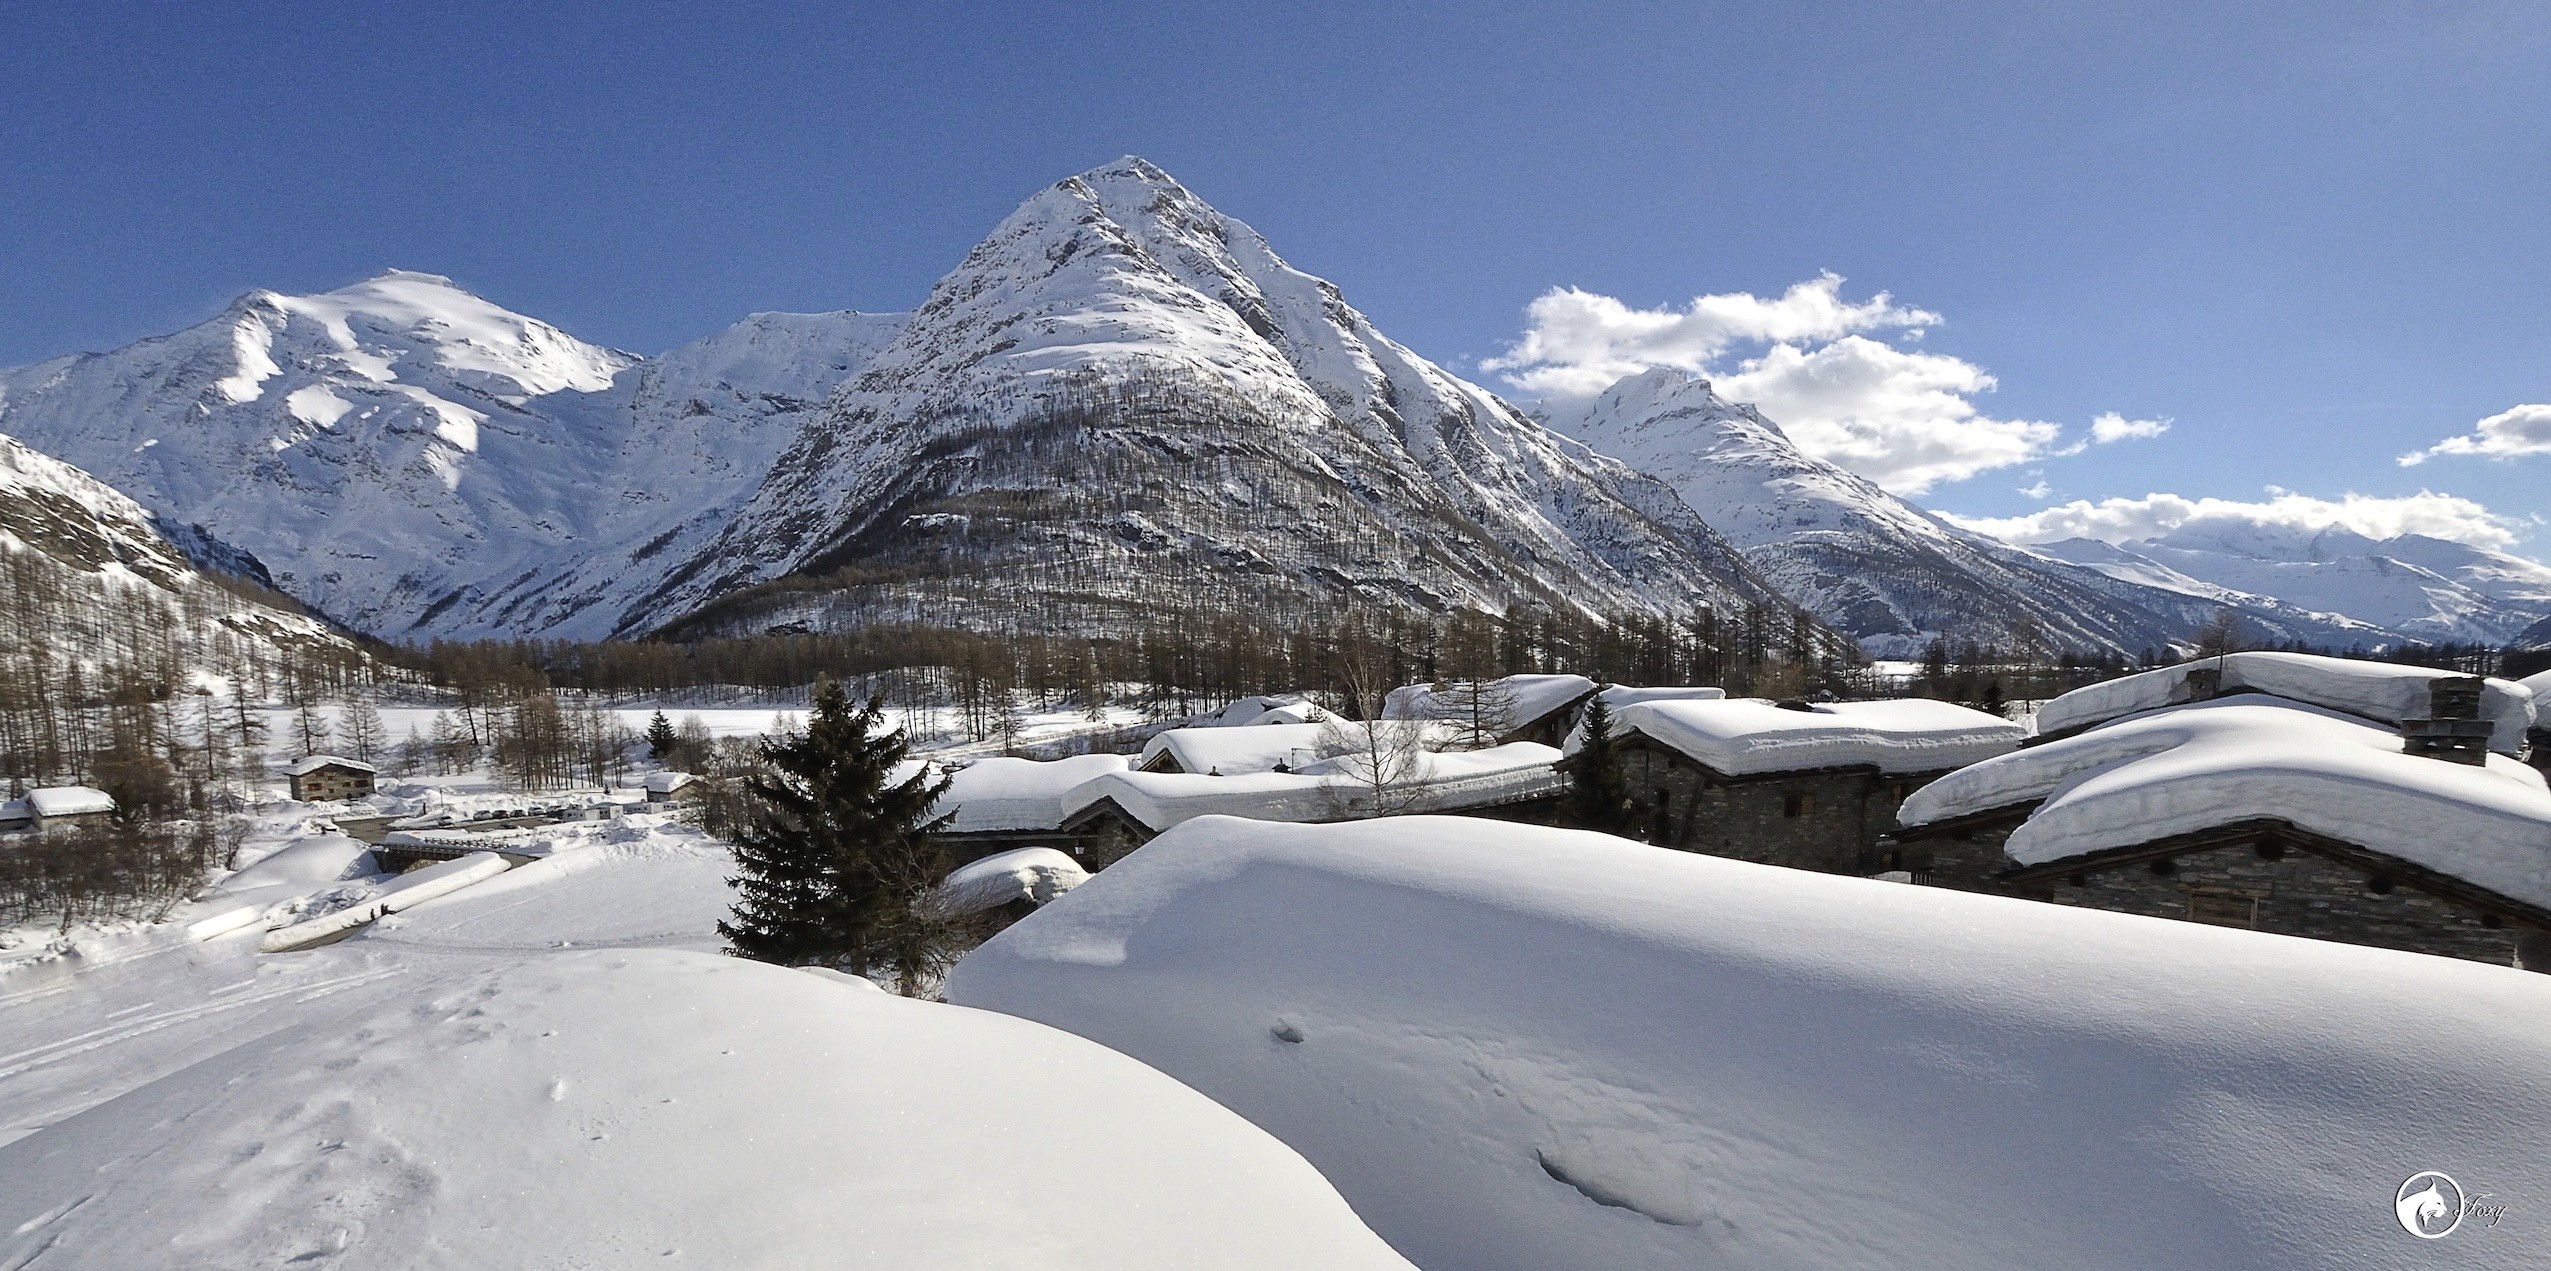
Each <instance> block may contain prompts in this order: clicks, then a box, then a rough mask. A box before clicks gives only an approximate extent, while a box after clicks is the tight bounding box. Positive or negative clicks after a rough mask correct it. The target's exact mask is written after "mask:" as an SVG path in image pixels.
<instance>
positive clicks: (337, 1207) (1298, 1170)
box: [0, 949, 1408, 1271]
mask: <svg viewBox="0 0 2551 1271" xmlns="http://www.w3.org/2000/svg"><path fill="white" fill-rule="evenodd" d="M304 956H307V955H304ZM0 1233H6V1234H0V1259H6V1260H7V1262H8V1265H11V1266H20V1265H27V1264H30V1263H33V1264H36V1265H46V1266H61V1267H101V1268H108V1267H111V1268H119V1269H120V1268H131V1267H154V1266H188V1267H208V1268H209V1267H243V1268H244V1267H275V1266H285V1265H291V1264H294V1263H297V1262H302V1261H314V1262H315V1261H321V1260H325V1261H328V1262H331V1263H336V1264H340V1265H347V1266H378V1267H388V1266H400V1267H484V1266H524V1267H531V1266H541V1267H565V1266H637V1265H672V1264H690V1265H700V1266H722V1267H780V1266H829V1265H843V1264H845V1263H847V1264H856V1265H874V1266H892V1267H961V1266H1015V1265H1021V1264H1022V1263H1025V1264H1030V1265H1035V1266H1040V1267H1058V1268H1077V1267H1087V1268H1093V1269H1096V1268H1108V1269H1110V1271H1113V1269H1115V1268H1163V1269H1167V1268H1187V1267H1194V1266H1197V1265H1200V1264H1206V1263H1209V1264H1211V1265H1215V1266H1230V1267H1309V1266H1317V1267H1341V1268H1344V1267H1371V1268H1406V1267H1407V1266H1408V1264H1407V1263H1406V1262H1405V1261H1403V1260H1402V1259H1400V1258H1399V1257H1398V1256H1396V1255H1395V1254H1393V1253H1392V1252H1391V1250H1390V1249H1389V1248H1388V1247H1387V1246H1385V1245H1384V1244H1383V1243H1382V1242H1381V1241H1380V1240H1379V1239H1377V1238H1375V1237H1374V1235H1373V1233H1372V1232H1371V1231H1369V1230H1367V1229H1366V1228H1365V1227H1364V1225H1363V1224H1362V1223H1361V1222H1359V1221H1357V1219H1356V1217H1355V1215H1354V1213H1352V1212H1351V1211H1350V1210H1348V1208H1347V1207H1346V1205H1345V1204H1344V1203H1343V1202H1342V1201H1340V1200H1339V1198H1338V1196H1337V1193H1336V1192H1335V1191H1334V1190H1332V1189H1331V1188H1330V1187H1329V1186H1328V1184H1327V1183H1325V1182H1324V1181H1322V1179H1321V1178H1320V1176H1319V1175H1318V1174H1317V1173H1316V1172H1314V1171H1313V1170H1312V1169H1311V1167H1310V1166H1308V1165H1306V1164H1304V1163H1303V1161H1302V1158H1301V1157H1299V1156H1297V1155H1295V1154H1294V1153H1293V1152H1291V1151H1288V1150H1286V1149H1285V1148H1284V1147H1283V1145H1281V1144H1279V1143H1276V1142H1275V1141H1273V1140H1272V1139H1270V1138H1268V1137H1267V1136H1266V1135H1265V1134H1264V1133H1263V1132H1261V1131H1259V1130H1258V1129H1256V1128H1255V1127H1253V1126H1251V1125H1249V1124H1248V1123H1247V1122H1245V1121H1243V1120H1241V1119H1240V1118H1239V1117H1237V1116H1234V1115H1232V1114H1231V1113H1230V1112H1227V1111H1225V1110H1223V1109H1222V1108H1219V1107H1216V1106H1215V1105H1214V1104H1213V1103H1212V1102H1211V1101H1209V1100H1207V1099H1205V1098H1204V1097H1203V1096H1201V1095H1198V1094H1196V1093H1195V1092H1194V1091H1191V1090H1188V1089H1186V1088H1184V1087H1182V1086H1180V1085H1179V1084H1178V1083H1176V1082H1174V1081H1171V1080H1170V1079H1168V1078H1166V1077H1163V1076H1161V1075H1160V1074H1159V1073H1156V1072H1153V1071H1152V1070H1150V1069H1148V1068H1145V1067H1143V1066H1142V1065H1140V1064H1138V1063H1135V1062H1133V1061H1131V1060H1128V1059H1126V1058H1124V1057H1123V1056H1121V1055H1117V1054H1114V1053H1112V1052H1109V1051H1107V1050H1105V1049H1102V1048H1100V1047H1098V1046H1094V1045H1091V1044H1090V1043H1088V1042H1085V1041H1082V1040H1081V1039H1079V1038H1076V1037H1071V1036H1068V1035H1066V1034H1064V1033H1061V1032H1058V1031H1055V1030H1053V1029H1049V1028H1045V1027H1042V1026H1039V1025H1035V1024H1031V1023H1028V1022H1026V1021H1023V1020H1017V1019H1012V1018H1007V1017H1004V1016H999V1015H993V1014H989V1013H986V1012H981V1011H970V1010H965V1009H963V1008H960V1007H952V1006H944V1005H940V1004H937V1003H930V1002H914V1001H907V1000H904V999H900V998H896V997H892V996H890V995H887V994H883V993H878V992H875V991H874V990H872V989H869V988H867V987H866V986H859V987H856V988H853V987H847V986H844V985H842V984H839V983H837V982H831V981H828V980H826V979H824V978H821V977H818V976H814V975H808V974H804V973H802V972H798V971H792V970H784V969H781V968H778V967H772V966H764V965H760V964H757V963H752V962H744V961H739V960H737V959H733V958H721V957H714V956H710V955H705V954H698V953H686V952H676V951H670V950H638V949H631V950H618V951H612V952H594V953H569V954H549V955H536V956H533V957H529V958H526V959H524V960H523V961H521V962H520V963H519V964H517V965H515V966H511V967H506V968H503V969H499V970H493V971H489V972H486V973H483V974H481V975H477V976H474V977H470V978H468V979H466V980H462V981H460V982H452V983H439V984H434V983H429V984H421V985H418V986H416V987H414V988H411V989H409V990H407V991H406V992H404V993H402V994H400V995H398V996H397V997H395V998H393V999H392V1000H390V1001H388V1002H385V1003H382V1004H381V1005H379V1006H378V1007H376V1008H374V1009H372V1010H369V1011H367V1012H363V1013H361V1014H359V1015H357V1016H355V1017H354V1018H350V1019H345V1020H341V1021H332V1022H329V1023H314V1024H309V1025H305V1026H302V1027H297V1028H290V1029H286V1030H285V1031H283V1032H280V1033H276V1034H274V1035H272V1036H268V1037H265V1038H262V1039H259V1040H254V1041H249V1042H248V1043H247V1044H245V1045H243V1046H240V1047H238V1048H237V1049H234V1050H231V1051H229V1052H228V1053H225V1054H221V1055H217V1056H215V1057H213V1058H211V1059H209V1060H206V1061H204V1062H202V1063H199V1064H197V1065H195V1066H194V1067H191V1068H187V1069H184V1070H182V1071H180V1072H177V1073H175V1074H173V1075H171V1076H168V1077H165V1078H162V1079H160V1080H158V1081H155V1082H152V1083H150V1084H148V1085H145V1086H143V1087H141V1088H140V1089H137V1090H134V1091H132V1092H130V1093H127V1094H125V1095H122V1096H121V1097H119V1098H116V1099H114V1100H111V1101H109V1102H107V1103H105V1104H103V1105H100V1106H98V1107H96V1108H93V1109H91V1110H89V1111H88V1112H86V1113H83V1114H81V1115H80V1116H77V1117H74V1118H72V1119H70V1120H68V1121H64V1122H62V1123H60V1124H57V1125H54V1126H51V1127H49V1128H47V1129H45V1130H43V1131H41V1132H39V1133H37V1134H35V1135H34V1136H32V1137H30V1138H27V1139H23V1140H21V1141H19V1142H16V1143H13V1144H10V1145H8V1146H6V1147H0Z"/></svg>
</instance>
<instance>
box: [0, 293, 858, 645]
mask: <svg viewBox="0 0 2551 1271" xmlns="http://www.w3.org/2000/svg"><path fill="white" fill-rule="evenodd" d="M898 322H899V319H897V318H894V317H877V316H873V315H865V314H817V315H792V314H763V315H756V316H755V317H754V318H751V319H748V320H746V321H745V322H744V323H742V324H739V325H738V326H737V327H735V328H733V329H731V330H729V331H726V332H723V333H720V334H719V335H715V336H711V337H709V338H708V339H706V340H703V341H700V342H698V343H696V344H693V345H687V346H684V347H683V348H680V349H676V350H674V351H672V352H670V353H667V354H665V355H663V356H662V357H659V358H656V359H653V360H652V361H649V362H647V363H644V364H640V363H639V362H638V360H637V359H635V358H632V357H630V356H629V355H627V354H623V353H617V352H614V351H611V350H609V349H603V348H599V347H596V346H594V345H590V344H586V343H584V342H583V341H580V340H577V339H575V338H574V337H572V336H569V335H567V334H565V333H564V332H561V331H559V330H558V329H557V328H555V327H552V326H550V325H549V324H547V323H544V322H540V321H538V320H536V319H532V318H527V317H524V316H522V315H520V314H516V313H511V312H508V311H507V310H505V309H503V308H500V307H498V306H496V305H493V304H490V303H488V302H487V301H485V300H482V299H480V298H478V297H476V296H473V295H471V294H469V293H468V292H466V291H463V290H461V289H460V288H459V287H457V286H455V285H454V284H453V283H452V282H451V281H450V280H449V279H446V278H440V277H437V276H434V275H431V274H418V273H408V272H404V271H392V272H390V273H387V274H383V275H381V276H380V277H378V278H374V279H371V280H369V281H367V282H363V283H359V284H356V285H355V286H352V287H347V288H344V289H342V290H339V291H333V292H328V293H325V294H321V295H314V296H286V295H280V294H277V293H274V292H265V291H261V292H254V293H251V294H249V295H247V296H243V297H241V298H240V299H239V300H238V301H237V302H235V303H234V304H232V305H231V306H230V308H229V309H227V310H225V311H224V312H223V313H222V314H221V315H220V316H219V317H216V318H214V319H213V320H212V321H210V322H206V323H204V324H202V325H200V326H196V327H193V328H190V329H188V330H185V331H181V332H179V333H177V334H175V335H172V336H167V337H163V338H160V339H154V340H145V341H143V342H141V343H139V344H135V345H131V346H128V347H126V348H123V349H119V350H116V351H114V352H112V353H104V354H85V355H80V356H75V357H64V358H56V359H53V360H52V361H48V362H40V363H37V364H35V365H33V366H28V367H22V368H20V369H18V370H14V371H8V372H5V373H0V431H9V432H14V433H16V434H17V435H19V436H21V437H23V438H25V439H26V441H27V442H28V443H29V444H30V445H32V446H34V447H36V448H37V449H39V450H42V451H45V452H46V453H49V454H52V455H56V456H59V457H62V458H64V459H66V460H68V461H70V462H72V463H75V464H78V465H80V466H81V467H83V468H86V469H88V470H89V471H90V472H92V473H94V474H95V475H96V476H98V477H99V479H101V480H103V481H105V482H107V483H108V484H109V485H111V486H113V487H115V488H116V489H119V490H122V491H124V492H126V493H128V494H130V495H132V496H133V497H134V498H135V499H136V500H138V501H140V502H141V503H142V504H143V505H145V506H147V507H149V508H151V509H152V510H153V511H154V512H155V513H157V514H158V516H159V517H160V519H161V521H162V523H163V524H165V525H168V526H171V527H175V529H174V533H173V537H176V538H177V539H178V540H179V542H180V543H181V545H182V546H185V547H186V548H188V550H189V551H190V552H191V553H193V554H194V555H195V556H196V558H197V559H198V560H199V561H204V562H206V563H211V564H216V565H218V566H220V567H222V568H225V569H228V570H231V571H233V572H242V573H247V574H250V575H252V576H256V577H259V578H261V580H267V581H271V582H272V583H273V584H274V585H275V586H276V587H277V588H278V589H280V590H282V591H284V592H286V593H287V594H290V595H292V596H294V597H295V598H297V599H299V600H301V601H303V602H304V603H307V604H310V605H312V606H314V607H316V608H319V609H320V610H322V611H324V612H326V613H328V614H329V615H330V616H332V617H335V618H337V619H339V620H341V621H344V622H346V623H348V624H350V625H353V626H356V627H359V628H361V629H364V630H367V631H370V632H372V633H374V634H378V635H383V636H390V637H400V636H408V635H418V634H460V635H469V634H495V633H513V634H528V633H532V632H555V633H559V634H599V632H600V630H602V629H604V628H607V627H609V626H611V625H613V623H616V622H617V621H619V619H620V617H621V614H620V613H619V611H618V610H617V609H616V608H614V607H613V604H612V602H613V601H615V600H621V601H625V599H626V597H625V595H623V594H622V591H621V589H622V588H624V587H625V586H626V585H627V583H628V581H629V571H630V570H631V569H632V568H636V569H639V570H640V571H641V577H640V578H639V579H638V581H639V582H642V583H643V582H645V581H648V580H649V579H648V578H647V577H646V576H645V575H644V574H643V568H644V561H645V560H646V559H647V558H649V557H652V556H662V555H664V554H666V553H668V552H670V553H673V554H675V556H676V558H678V554H679V551H680V549H681V548H682V546H684V545H686V544H687V543H690V542H694V541H697V539H698V538H699V537H702V535H700V534H698V533H697V532H696V531H692V532H690V535H689V537H686V528H688V527H692V526H694V525H695V523H696V522H698V521H700V520H701V519H702V518H704V517H705V518H707V519H708V520H709V521H711V522H712V523H713V524H720V525H722V524H723V517H722V516H721V515H720V512H721V510H722V509H724V508H726V505H728V504H731V503H732V502H733V501H735V500H737V499H739V498H741V497H743V496H745V495H748V494H750V493H751V491H752V490H753V489H754V488H755V487H756V486H758V484H759V483H760V481H761V478H762V476H763V474H764V473H765V472H766V471H767V470H768V467H769V462H770V459H771V457H772V456H774V455H776V454H777V453H778V452H779V451H780V450H781V449H783V448H784V447H785V446H786V445H787V444H788V443H789V442H790V441H791V440H793V439H794V437H795V435H796V432H797V428H798V425H799V424H800V423H801V422H802V419H803V416H804V415H805V413H806V412H808V411H809V410H811V409H813V408H814V407H815V405H816V404H817V403H819V402H820V401H821V400H822V399H823V398H824V397H825V396H826V395H827V394H828V393H829V392H831V390H832V389H833V387H834V386H835V385H836V384H838V383H839V381H840V380H841V379H842V378H843V377H845V376H847V375H848V374H850V373H851V372H852V371H855V370H856V369H857V368H858V367H859V366H860V365H862V364H863V363H864V361H865V359H866V358H867V357H868V356H869V355H870V354H871V353H872V352H873V351H874V350H875V348H876V347H878V346H879V345H880V344H882V343H883V342H884V340H885V339H886V338H888V337H889V336H890V334H891V331H892V330H893V328H894V327H895V326H896V325H897V323H898ZM633 562H634V564H633ZM661 568H662V566H661V565H659V566H658V567H657V572H658V573H660V572H661ZM603 613H608V614H609V615H610V616H609V619H608V620H605V619H604V618H602V617H601V616H600V615H601V614H603Z"/></svg>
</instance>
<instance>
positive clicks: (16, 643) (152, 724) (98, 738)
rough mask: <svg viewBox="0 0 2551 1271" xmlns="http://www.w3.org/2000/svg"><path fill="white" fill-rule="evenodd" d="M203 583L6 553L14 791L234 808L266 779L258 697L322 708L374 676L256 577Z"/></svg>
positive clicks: (5, 699) (0, 752)
mask: <svg viewBox="0 0 2551 1271" xmlns="http://www.w3.org/2000/svg"><path fill="white" fill-rule="evenodd" d="M203 577H204V578H207V579H216V581H217V585H216V586H213V587H189V588H182V589H179V590H176V591H167V590H163V589H161V588H158V587H154V586H149V585H147V584H142V583H137V582H131V581H129V580H122V579H117V580H109V579H107V578H104V577H102V576H99V575H94V574H85V573H82V572H80V571H76V570H72V569H68V568H66V567H64V566H63V565H61V564H60V563H59V562H57V561H54V560H52V559H51V558H49V557H47V556H44V555H42V554H41V553H36V552H0V780H5V782H6V784H7V787H8V792H9V793H10V794H12V795H15V794H18V793H20V792H21V791H23V790H24V789H25V788H26V787H28V786H30V785H45V784H79V785H93V786H97V787H99V788H101V789H104V790H106V791H107V792H108V793H110V794H113V795H115V796H116V799H117V802H118V803H119V804H121V805H124V806H125V807H127V808H130V809H134V810H136V811H138V812H141V813H145V814H147V815H150V816H158V817H165V816H169V815H174V814H177V813H182V812H187V811H201V810H206V809H219V808H223V807H228V806H232V805H234V804H235V803H236V801H237V799H238V797H239V796H240V795H241V794H242V793H243V792H244V789H245V787H247V786H249V785H253V784H254V782H256V781H257V780H258V779H260V778H261V777H262V776H263V775H264V766H263V765H264V758H263V756H264V743H265V741H266V723H265V720H264V718H263V717H262V715H260V714H259V713H258V712H257V711H256V704H257V703H259V702H266V701H275V700H281V701H284V702H285V703H287V704H290V705H294V706H297V707H301V708H302V709H303V711H304V712H305V713H309V712H313V711H315V710H316V709H317V707H318V706H319V705H320V704H321V703H325V702H334V701H340V700H343V699H344V698H345V697H346V696H347V695H348V694H349V692H350V691H352V690H353V689H355V688H356V687H358V686H359V685H360V684H361V683H362V682H363V681H364V678H365V675H366V673H367V668H366V662H365V659H364V657H363V655H362V653H361V652H360V651H358V650H357V649H356V648H355V647H354V646H353V645H352V644H350V643H348V642H345V641H343V640H337V639H312V638H305V637H304V636H303V635H302V634H300V633H299V632H296V631H294V630H288V629H286V628H285V627H284V626H283V625H281V624H278V623H276V622H274V621H273V620H272V617H271V615H269V614H266V613H263V612H261V611H260V609H259V607H258V605H263V604H264V603H265V600H264V597H262V596H260V595H257V594H255V592H254V589H253V587H252V586H251V585H250V584H245V583H235V582H231V581H230V580H217V576H215V575H209V574H207V575H203ZM250 599H254V600H256V601H258V605H251V604H247V603H244V602H245V601H246V600H250ZM309 630H316V628H310V629H309ZM215 686H219V690H220V691H215Z"/></svg>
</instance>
